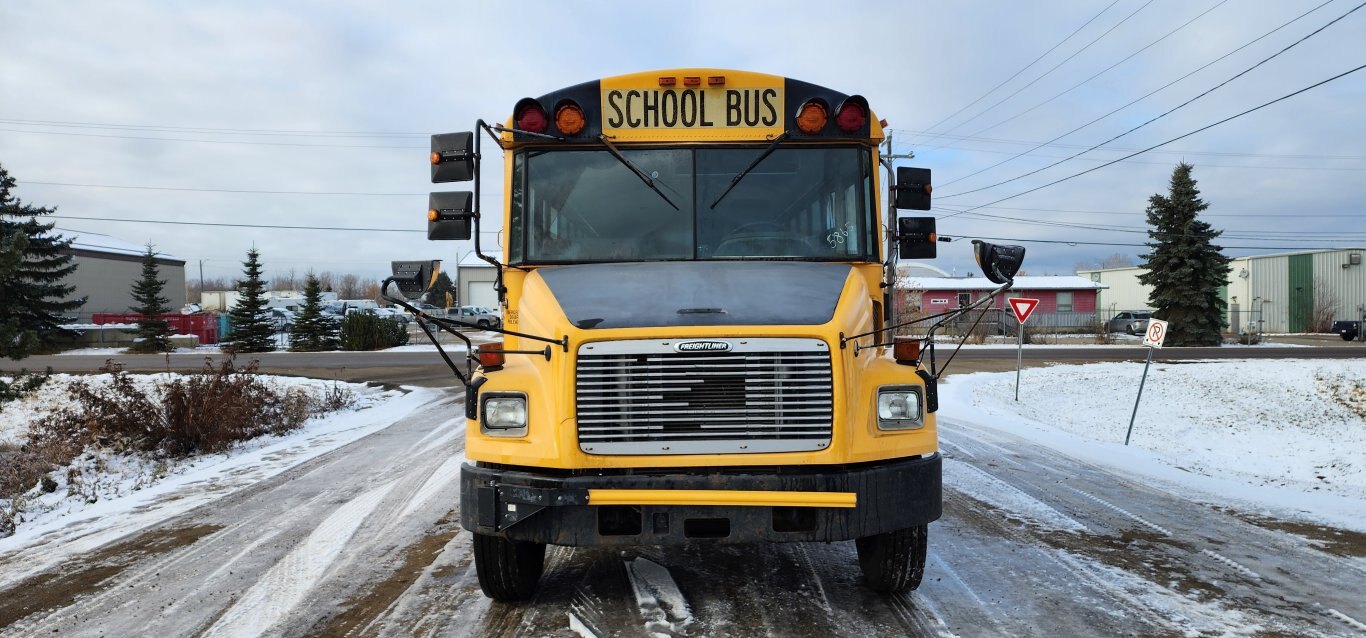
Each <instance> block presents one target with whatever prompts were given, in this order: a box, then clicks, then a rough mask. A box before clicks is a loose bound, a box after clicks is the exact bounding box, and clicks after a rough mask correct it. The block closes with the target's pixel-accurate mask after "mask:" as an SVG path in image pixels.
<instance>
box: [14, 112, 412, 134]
mask: <svg viewBox="0 0 1366 638" xmlns="http://www.w3.org/2000/svg"><path fill="white" fill-rule="evenodd" d="M0 123H4V124H19V125H25V126H50V127H69V128H93V129H113V130H131V131H159V132H177V133H220V134H224V135H283V136H290V137H422V138H425V137H428V134H426V133H404V132H395V131H387V132H386V131H318V130H312V131H310V130H289V129H259V128H211V127H203V126H165V125H155V124H115V123H110V122H70V121H62V120H21V119H13V118H3V117H0Z"/></svg>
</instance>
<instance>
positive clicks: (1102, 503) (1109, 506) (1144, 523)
mask: <svg viewBox="0 0 1366 638" xmlns="http://www.w3.org/2000/svg"><path fill="white" fill-rule="evenodd" d="M1067 489H1070V490H1072V491H1073V492H1076V493H1077V494H1080V495H1081V496H1082V497H1084V498H1087V499H1089V500H1091V501H1094V502H1095V503H1096V504H1097V505H1100V506H1102V507H1105V508H1107V509H1110V510H1113V511H1115V512H1118V513H1120V514H1122V515H1124V516H1126V517H1128V518H1130V519H1133V520H1134V521H1136V522H1137V523H1138V524H1140V525H1142V526H1144V527H1146V528H1148V529H1150V530H1153V531H1154V532H1157V533H1159V534H1161V535H1163V536H1173V534H1172V531H1171V530H1169V529H1167V528H1165V527H1162V526H1161V525H1158V524H1157V523H1154V522H1152V521H1149V520H1148V519H1146V518H1143V517H1142V516H1139V515H1137V514H1134V513H1133V512H1130V511H1129V510H1126V509H1124V508H1121V507H1119V506H1117V505H1115V504H1113V503H1111V502H1109V501H1107V500H1105V499H1102V498H1100V497H1099V496H1094V495H1092V494H1089V493H1087V492H1083V491H1081V490H1079V489H1077V488H1075V487H1068V488H1067Z"/></svg>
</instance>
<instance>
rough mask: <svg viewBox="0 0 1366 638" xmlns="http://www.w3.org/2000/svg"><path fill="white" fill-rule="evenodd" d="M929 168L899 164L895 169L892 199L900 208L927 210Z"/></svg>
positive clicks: (928, 204)
mask: <svg viewBox="0 0 1366 638" xmlns="http://www.w3.org/2000/svg"><path fill="white" fill-rule="evenodd" d="M932 190H934V189H933V188H932V187H931V186H930V169H928V168H909V167H906V166H900V167H898V168H897V169H896V185H895V186H893V187H892V193H893V194H894V197H893V200H894V201H895V205H896V207H897V208H900V209H902V210H929V209H930V191H932Z"/></svg>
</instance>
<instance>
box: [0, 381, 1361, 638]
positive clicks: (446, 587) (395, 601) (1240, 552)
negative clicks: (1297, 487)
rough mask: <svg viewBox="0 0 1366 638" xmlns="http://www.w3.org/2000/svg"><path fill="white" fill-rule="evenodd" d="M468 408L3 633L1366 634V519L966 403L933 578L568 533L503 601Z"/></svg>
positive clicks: (187, 537)
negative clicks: (1221, 501) (1243, 490)
mask: <svg viewBox="0 0 1366 638" xmlns="http://www.w3.org/2000/svg"><path fill="white" fill-rule="evenodd" d="M460 412H461V404H460V402H459V401H458V400H457V397H456V396H455V395H453V394H449V395H444V396H441V397H440V398H439V399H438V400H435V401H433V402H431V403H428V404H427V405H425V406H423V407H421V408H419V409H418V410H417V411H416V412H415V413H413V414H412V415H411V417H409V418H407V419H404V420H402V421H401V422H399V423H397V424H395V425H393V426H391V427H389V428H387V429H384V430H381V431H379V432H377V433H375V434H372V435H370V436H367V437H365V438H362V439H360V440H358V441H356V442H354V443H352V444H350V445H347V446H344V447H342V448H339V449H337V450H335V451H333V452H331V453H328V454H326V455H323V456H320V457H318V458H316V459H314V460H312V461H309V462H306V463H304V464H302V465H299V466H298V467H295V468H293V469H292V470H289V471H287V472H285V473H283V474H280V475H278V476H274V477H272V478H270V479H267V480H264V481H262V482H260V483H258V484H256V485H254V486H253V487H250V488H247V489H245V490H241V491H238V492H236V493H233V494H232V495H230V496H228V497H225V498H223V499H222V500H219V501H217V502H215V503H213V504H211V505H208V506H205V507H200V508H198V509H195V510H192V511H190V512H189V513H187V514H185V515H183V516H180V517H177V518H175V519H172V520H170V521H167V522H165V523H163V524H160V525H158V526H154V527H151V528H148V529H146V530H144V531H142V532H140V533H138V534H136V535H134V536H132V537H130V538H126V539H124V540H122V541H120V542H118V543H116V544H114V545H111V546H105V547H103V548H99V549H95V550H93V551H90V552H88V553H85V554H82V555H80V556H79V557H77V558H76V559H74V560H69V561H66V562H65V563H64V564H63V565H62V566H61V567H60V568H59V569H56V570H51V571H48V572H46V573H43V574H39V575H37V576H34V577H32V578H29V579H28V580H26V581H24V582H21V583H19V584H17V585H15V586H12V587H10V588H8V589H7V590H5V591H3V592H0V635H4V636H21V635H22V636H30V635H63V636H66V635H76V636H82V635H85V636H95V635H106V636H112V635H203V636H248V635H259V634H266V635H287V636H303V635H338V636H340V635H356V636H369V635H383V636H408V635H419V636H447V635H450V636H462V635H473V636H509V637H510V636H574V635H599V636H643V635H651V634H653V635H663V636H668V635H692V636H718V635H736V636H748V635H781V636H830V635H846V636H871V635H925V636H978V635H1011V636H1050V635H1120V634H1125V635H1202V634H1203V635H1223V634H1236V635H1296V636H1351V635H1359V634H1361V633H1363V632H1366V625H1364V624H1362V623H1363V622H1366V602H1363V596H1362V594H1361V592H1362V591H1366V558H1363V546H1364V545H1366V542H1363V541H1366V539H1364V538H1363V535H1361V534H1357V533H1353V532H1343V531H1340V530H1332V529H1327V528H1319V527H1314V526H1307V525H1303V524H1292V523H1285V522H1281V521H1276V520H1273V519H1268V518H1262V517H1260V516H1257V515H1254V514H1251V513H1247V512H1237V511H1231V510H1226V509H1220V508H1215V507H1211V506H1208V505H1204V504H1201V501H1199V500H1194V499H1188V498H1186V497H1185V496H1183V495H1182V494H1174V493H1171V492H1168V491H1164V490H1162V489H1158V488H1156V487H1153V486H1148V485H1144V484H1140V483H1137V482H1135V480H1134V479H1129V478H1122V477H1119V476H1117V475H1114V474H1110V473H1108V472H1107V471H1105V470H1103V469H1100V468H1098V467H1095V466H1091V465H1086V464H1083V463H1079V462H1077V461H1075V460H1072V459H1070V458H1067V457H1064V456H1062V455H1059V454H1057V453H1055V452H1052V451H1051V450H1047V449H1044V448H1041V447H1038V446H1036V445H1033V444H1031V443H1029V442H1027V441H1025V440H1024V439H1021V438H1019V437H1016V436H1014V435H1011V434H1006V433H1001V432H999V431H996V430H992V429H988V428H985V427H981V426H979V425H977V424H972V423H965V422H960V421H956V420H954V419H952V418H942V419H941V430H942V441H943V450H944V453H945V457H946V460H945V466H944V469H945V481H944V482H945V486H946V492H945V516H944V518H943V519H942V520H941V521H939V522H937V523H935V524H933V525H932V526H931V528H930V529H931V539H930V558H929V564H928V568H927V574H926V578H925V583H924V585H922V587H921V588H920V589H919V590H918V591H916V592H914V593H912V594H909V595H905V596H883V595H878V594H874V593H872V592H870V591H868V590H866V589H864V588H862V587H861V586H860V584H859V576H858V568H857V564H856V557H855V554H854V548H853V545H852V544H851V543H836V544H810V545H713V546H706V545H700V546H693V547H687V548H657V547H647V548H639V549H632V550H626V551H622V550H606V549H582V548H580V549H571V548H553V549H552V550H551V552H550V554H549V561H548V565H547V573H546V576H545V578H544V580H543V582H542V593H541V595H540V596H539V598H537V599H536V600H535V601H534V602H533V603H531V604H527V605H503V604H494V603H490V602H488V601H487V600H486V599H485V598H484V597H483V596H482V594H480V592H479V588H478V585H477V583H476V581H475V577H474V570H473V564H472V561H471V555H470V550H469V543H468V535H467V533H466V532H464V531H463V530H460V529H459V525H458V522H457V519H458V511H459V510H458V502H457V501H458V482H457V478H458V467H459V463H460V462H461V460H462V458H463V455H462V453H461V450H462V446H463V443H462V439H463V427H464V426H463V419H461V418H459V417H460V416H461V414H460ZM24 560H25V557H24V556H7V557H4V558H3V559H0V571H4V570H7V569H13V568H15V566H16V565H18V564H20V563H22V561H24Z"/></svg>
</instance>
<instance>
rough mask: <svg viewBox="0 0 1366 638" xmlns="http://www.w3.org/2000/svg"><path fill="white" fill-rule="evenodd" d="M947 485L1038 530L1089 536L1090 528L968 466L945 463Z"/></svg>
mask: <svg viewBox="0 0 1366 638" xmlns="http://www.w3.org/2000/svg"><path fill="white" fill-rule="evenodd" d="M943 468H944V470H943V471H944V484H945V485H951V489H954V490H957V491H959V492H961V493H963V494H967V495H969V496H971V497H973V498H975V499H977V500H979V501H981V502H983V503H986V504H988V505H991V506H992V507H996V508H998V509H1000V510H1001V511H1002V512H1004V513H1007V514H1011V515H1014V516H1017V517H1019V518H1021V519H1023V520H1025V521H1026V522H1027V523H1031V524H1033V526H1035V527H1042V528H1047V529H1053V530H1057V531H1062V532H1073V533H1076V532H1086V531H1089V530H1088V529H1087V527H1086V526H1085V525H1083V524H1081V522H1079V521H1077V520H1076V519H1074V518H1072V517H1070V516H1068V515H1066V514H1063V513H1062V512H1059V511H1058V510H1056V509H1053V507H1052V506H1050V505H1048V504H1047V503H1044V502H1043V501H1040V500H1039V499H1036V498H1034V497H1033V496H1030V495H1029V494H1026V493H1025V492H1023V491H1021V490H1020V489H1019V488H1017V487H1015V486H1013V485H1011V484H1009V483H1006V482H1005V481H1002V480H1001V479H998V478H996V477H995V476H992V475H991V474H988V473H986V472H984V471H982V470H979V469H977V468H976V467H974V466H972V465H968V464H966V463H945V464H944V466H943Z"/></svg>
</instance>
